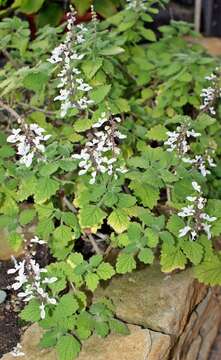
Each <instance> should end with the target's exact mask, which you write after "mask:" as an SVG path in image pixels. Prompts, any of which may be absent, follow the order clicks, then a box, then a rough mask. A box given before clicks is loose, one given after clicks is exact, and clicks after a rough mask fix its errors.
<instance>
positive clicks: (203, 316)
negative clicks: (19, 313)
mask: <svg viewBox="0 0 221 360" xmlns="http://www.w3.org/2000/svg"><path fill="white" fill-rule="evenodd" d="M138 294H139V295H138ZM100 296H107V297H108V298H111V299H112V300H113V301H114V302H115V304H116V306H117V308H116V314H117V317H118V318H119V319H121V320H123V321H124V322H126V323H127V324H129V328H130V332H131V333H130V335H127V336H123V337H122V336H119V335H109V336H108V337H107V338H106V339H101V338H99V337H97V336H93V337H92V338H90V339H89V340H87V341H86V342H85V344H84V346H83V349H82V352H81V355H80V356H79V360H105V359H107V360H116V359H122V360H143V359H148V360H166V359H173V360H196V359H202V360H207V359H210V357H209V354H210V349H211V346H212V344H213V342H214V340H215V338H216V335H217V333H218V331H219V325H220V322H221V314H220V305H221V299H220V293H219V291H215V289H214V290H211V289H210V288H208V287H206V286H205V285H202V284H199V283H198V282H197V281H196V280H194V278H193V276H192V274H191V271H189V270H187V271H184V272H182V273H178V274H173V275H164V274H162V273H161V272H160V268H159V266H158V265H155V266H154V267H152V268H149V269H143V270H139V271H136V272H134V273H133V274H130V275H127V276H125V277H124V278H122V277H116V278H114V279H113V280H112V281H111V282H110V284H109V285H108V286H106V287H105V289H102V288H100V289H98V290H97V292H96V293H95V297H100ZM41 334H42V332H41V330H40V329H39V327H38V326H37V325H33V326H32V327H30V328H29V329H28V330H26V332H25V334H24V336H23V340H22V345H23V346H22V347H23V350H24V352H25V353H26V356H25V357H24V358H23V359H24V360H26V359H27V360H40V359H42V360H52V359H53V360H54V359H55V358H56V354H55V353H54V352H53V351H52V352H51V351H48V350H44V351H43V350H40V349H39V348H38V343H39V340H40V337H41ZM11 359H13V357H11V355H5V356H3V358H2V360H11Z"/></svg>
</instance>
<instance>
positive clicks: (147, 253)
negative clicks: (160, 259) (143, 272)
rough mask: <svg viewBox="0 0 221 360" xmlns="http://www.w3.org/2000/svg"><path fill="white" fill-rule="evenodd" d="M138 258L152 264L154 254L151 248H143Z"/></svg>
mask: <svg viewBox="0 0 221 360" xmlns="http://www.w3.org/2000/svg"><path fill="white" fill-rule="evenodd" d="M138 259H139V260H140V261H142V262H143V263H144V264H152V263H153V261H154V254H153V251H152V250H151V249H146V248H145V249H141V250H140V252H139V254H138Z"/></svg>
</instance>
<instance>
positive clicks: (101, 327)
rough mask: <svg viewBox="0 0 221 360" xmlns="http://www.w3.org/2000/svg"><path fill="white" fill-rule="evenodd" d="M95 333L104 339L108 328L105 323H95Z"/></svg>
mask: <svg viewBox="0 0 221 360" xmlns="http://www.w3.org/2000/svg"><path fill="white" fill-rule="evenodd" d="M94 327H95V331H96V333H97V335H99V336H101V337H105V336H107V335H108V334H109V331H110V330H109V326H108V324H107V323H106V322H101V321H96V323H95V326H94Z"/></svg>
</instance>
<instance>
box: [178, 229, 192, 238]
mask: <svg viewBox="0 0 221 360" xmlns="http://www.w3.org/2000/svg"><path fill="white" fill-rule="evenodd" d="M190 230H191V227H190V226H185V227H184V228H183V229H180V230H179V237H183V236H185V235H186V234H188V232H189V231H190Z"/></svg>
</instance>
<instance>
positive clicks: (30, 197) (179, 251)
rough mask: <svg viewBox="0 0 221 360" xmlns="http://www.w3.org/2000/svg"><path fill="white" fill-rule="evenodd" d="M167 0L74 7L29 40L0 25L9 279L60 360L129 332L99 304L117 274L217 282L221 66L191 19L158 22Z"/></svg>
mask: <svg viewBox="0 0 221 360" xmlns="http://www.w3.org/2000/svg"><path fill="white" fill-rule="evenodd" d="M165 3H166V1H160V0H159V1H151V0H150V1H142V0H132V1H127V2H126V4H125V8H124V9H123V10H122V11H120V12H118V13H117V14H115V15H113V16H112V17H109V18H108V19H106V20H105V21H102V22H100V21H99V20H98V19H97V16H96V13H95V11H94V9H93V7H92V9H91V11H92V21H91V22H89V23H87V24H82V23H81V24H78V23H76V14H75V10H74V8H70V11H69V13H68V14H67V24H63V25H61V26H60V27H57V28H54V27H50V26H47V27H45V28H42V29H40V30H39V31H38V34H37V36H36V38H35V39H34V40H32V41H30V30H29V27H28V24H27V22H26V21H22V20H21V19H19V18H17V17H14V18H10V19H9V18H6V19H4V20H3V21H2V22H1V23H0V35H1V37H0V38H1V40H0V48H1V51H2V53H3V55H4V66H3V67H2V68H1V70H0V79H1V82H0V92H1V99H0V108H1V136H0V143H1V149H0V180H1V185H0V214H1V215H0V227H1V228H2V229H4V230H5V231H6V230H7V233H8V238H9V241H10V243H11V245H12V246H13V248H14V249H15V251H16V250H18V249H19V248H20V247H22V248H23V250H24V256H22V257H21V258H19V259H16V258H13V264H12V267H11V269H9V270H8V274H9V275H10V276H11V277H12V287H11V288H12V290H13V291H15V292H16V293H17V296H18V298H19V299H20V301H21V303H24V304H25V307H24V308H23V310H22V311H21V313H20V318H21V319H22V320H24V321H28V322H39V324H40V326H41V327H42V328H43V329H45V332H44V335H43V337H42V340H41V343H40V346H41V347H55V348H56V350H57V354H58V358H59V359H60V360H73V359H74V358H76V357H77V356H78V354H79V352H80V348H81V344H82V342H83V341H84V340H86V339H87V338H88V337H90V336H91V335H92V334H93V333H94V332H95V333H97V334H98V335H100V336H107V335H108V333H109V332H110V331H116V332H118V333H120V334H127V333H128V329H127V327H126V325H125V324H123V323H122V322H121V321H119V320H118V319H117V318H116V317H115V313H114V304H112V303H111V302H110V301H109V300H108V299H100V300H99V301H98V300H97V301H96V302H94V301H93V293H94V291H95V290H96V288H97V287H98V285H99V284H101V285H102V282H103V281H108V280H110V279H111V278H112V277H113V276H114V275H115V274H125V273H127V272H131V271H133V270H135V269H136V268H137V267H138V268H139V267H140V266H143V265H148V266H149V265H151V264H152V263H153V262H154V261H160V264H161V268H162V271H163V272H165V273H170V272H172V271H174V270H183V269H185V267H186V266H192V267H193V268H194V273H195V276H196V278H198V279H199V280H200V281H201V282H204V283H206V284H211V285H217V284H220V283H221V271H220V270H221V259H220V254H219V248H218V245H217V244H218V239H219V236H220V232H221V200H220V199H219V198H220V186H219V183H220V176H221V172H220V171H221V170H220V169H221V164H220V149H221V147H220V133H221V126H220V120H219V111H220V110H219V97H220V68H219V62H218V60H217V59H214V58H211V57H210V56H208V55H207V54H206V53H205V52H204V50H203V49H202V48H201V47H200V46H198V45H194V44H190V43H187V42H186V41H185V40H184V39H183V36H184V35H188V34H193V32H192V30H191V27H190V26H189V25H187V24H185V23H182V22H181V23H177V22H172V23H171V25H169V26H163V27H161V28H159V31H158V34H157V35H156V34H155V33H154V32H153V31H152V30H151V29H150V24H151V22H152V20H153V16H154V14H156V13H157V11H158V10H157V7H159V6H163V5H164V4H165ZM39 250H40V251H41V252H44V253H45V254H47V264H46V266H41V265H40V264H39V262H38V260H37V255H38V252H39ZM2 296H4V294H3V295H2ZM138 296H139V294H138ZM2 301H4V299H3V300H2ZM13 354H14V355H15V356H19V355H22V354H23V352H22V349H21V348H20V345H19V344H18V346H17V347H16V348H15V349H14V350H13Z"/></svg>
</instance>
